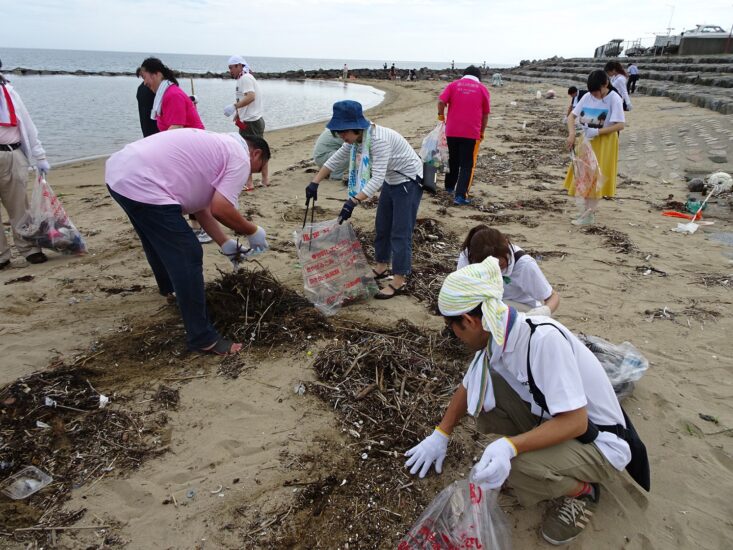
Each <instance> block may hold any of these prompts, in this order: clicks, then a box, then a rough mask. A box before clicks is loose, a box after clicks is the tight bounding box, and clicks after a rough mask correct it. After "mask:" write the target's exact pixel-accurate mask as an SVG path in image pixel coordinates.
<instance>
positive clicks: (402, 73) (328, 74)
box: [5, 67, 499, 80]
mask: <svg viewBox="0 0 733 550" xmlns="http://www.w3.org/2000/svg"><path fill="white" fill-rule="evenodd" d="M497 71H499V69H497V70H496V71H494V70H491V69H486V70H484V71H483V72H484V73H485V74H486V75H488V74H491V73H493V72H497ZM416 72H417V78H418V80H452V79H454V78H459V77H460V76H461V74H463V71H462V70H460V69H453V70H451V69H450V68H446V69H443V70H435V69H428V68H427V67H423V68H421V69H416ZM174 73H175V75H176V77H177V78H226V79H228V78H231V77H230V76H229V73H228V72H221V73H214V72H211V71H209V72H205V73H190V72H183V71H174ZM5 74H16V75H21V76H30V75H72V76H135V72H134V71H82V70H78V71H59V70H46V69H28V68H24V67H16V68H15V69H12V70H10V71H5ZM253 74H254V75H255V76H256V77H257V78H258V79H287V80H303V79H316V80H336V79H340V78H341V76H342V72H341V69H318V70H312V71H304V70H298V71H286V72H279V73H265V72H256V73H253ZM408 74H409V71H408V70H407V69H397V70H396V75H397V77H398V78H399V79H400V80H407V78H408ZM349 76H350V77H353V78H355V79H374V80H380V79H381V80H388V79H389V69H387V70H384V69H349Z"/></svg>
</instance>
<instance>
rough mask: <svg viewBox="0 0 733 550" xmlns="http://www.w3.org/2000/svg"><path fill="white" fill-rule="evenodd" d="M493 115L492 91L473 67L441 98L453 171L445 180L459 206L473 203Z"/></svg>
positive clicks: (451, 169)
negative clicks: (476, 173)
mask: <svg viewBox="0 0 733 550" xmlns="http://www.w3.org/2000/svg"><path fill="white" fill-rule="evenodd" d="M446 107H448V116H447V119H446V116H445V108H446ZM490 112H491V102H490V97H489V91H488V90H487V89H486V86H484V85H483V84H481V71H480V70H479V69H478V67H474V66H473V65H470V66H468V67H466V69H465V70H464V71H463V77H462V78H460V79H458V80H456V81H454V82H451V83H450V84H448V86H446V88H445V90H443V93H441V94H440V98H439V100H438V120H445V121H446V127H445V135H446V138H447V141H448V168H449V170H450V171H449V172H448V174H446V176H445V189H446V191H448V192H449V193H455V199H454V201H453V204H455V205H456V206H462V205H465V204H470V203H471V200H470V199H469V198H467V196H468V192H469V191H470V189H471V182H472V181H473V170H474V167H475V165H476V157H477V156H478V149H479V145H480V143H481V140H482V139H483V138H484V132H485V131H486V124H487V122H488V120H489V113H490Z"/></svg>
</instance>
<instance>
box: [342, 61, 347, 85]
mask: <svg viewBox="0 0 733 550" xmlns="http://www.w3.org/2000/svg"><path fill="white" fill-rule="evenodd" d="M348 79H349V66H348V65H347V64H346V63H344V68H343V70H342V71H341V80H343V81H344V82H346V81H347V80H348Z"/></svg>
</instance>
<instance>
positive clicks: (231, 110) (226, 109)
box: [224, 103, 237, 118]
mask: <svg viewBox="0 0 733 550" xmlns="http://www.w3.org/2000/svg"><path fill="white" fill-rule="evenodd" d="M236 110H237V108H236V107H235V106H234V105H232V104H231V103H230V104H229V105H227V106H226V107H224V116H225V117H227V118H230V117H232V116H233V115H234V111H236Z"/></svg>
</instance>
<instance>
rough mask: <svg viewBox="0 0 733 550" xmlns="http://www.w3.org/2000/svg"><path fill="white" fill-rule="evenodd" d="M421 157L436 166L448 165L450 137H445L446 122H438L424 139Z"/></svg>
mask: <svg viewBox="0 0 733 550" xmlns="http://www.w3.org/2000/svg"><path fill="white" fill-rule="evenodd" d="M420 158H421V159H422V161H423V162H425V163H427V164H430V165H431V166H434V167H435V168H440V167H441V166H445V167H447V166H448V139H447V138H446V137H445V122H438V124H437V125H436V126H435V128H433V130H432V131H431V132H430V133H429V134H428V135H427V136H425V139H423V140H422V147H420Z"/></svg>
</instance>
